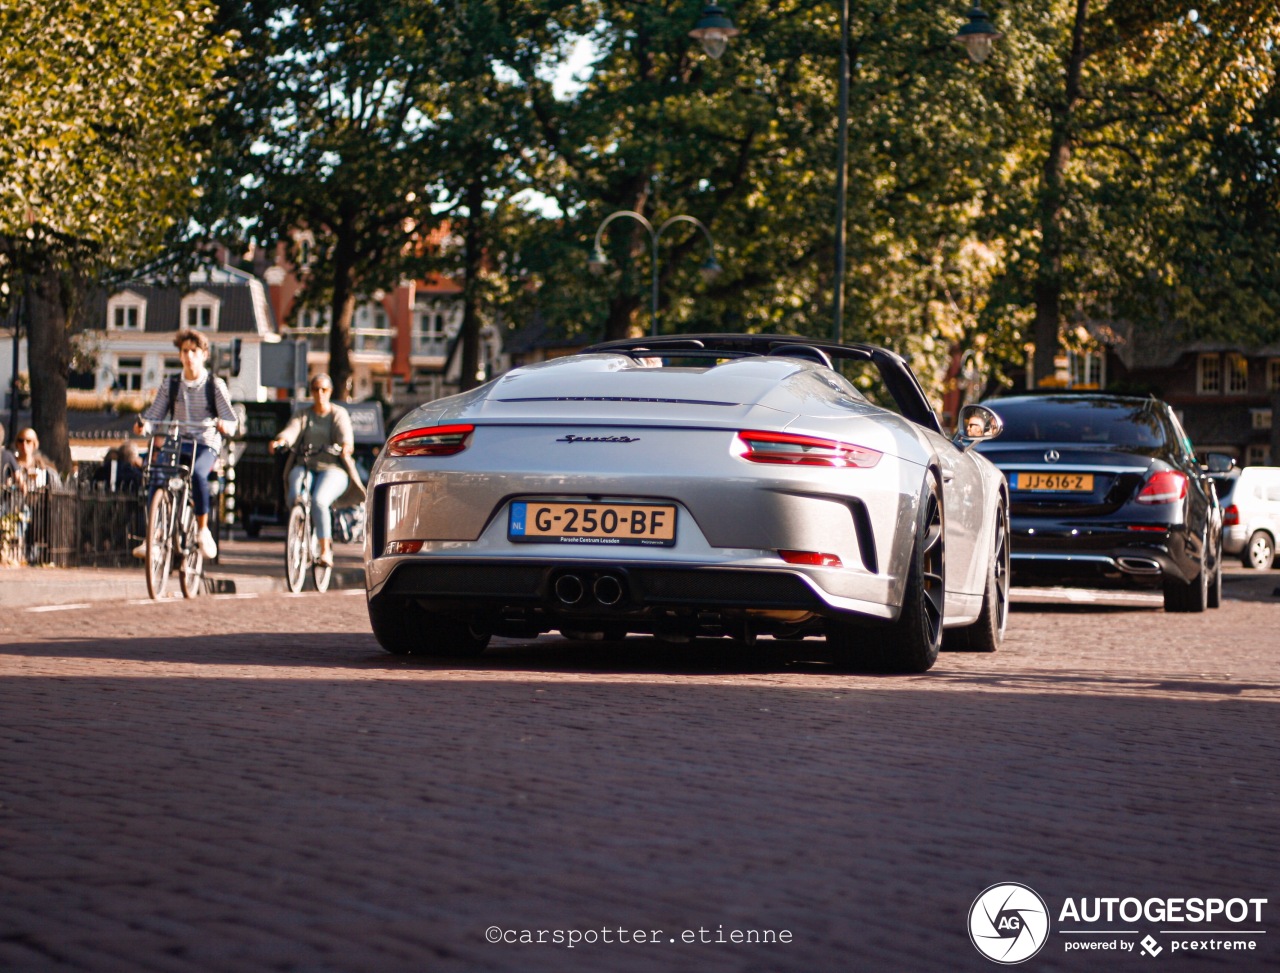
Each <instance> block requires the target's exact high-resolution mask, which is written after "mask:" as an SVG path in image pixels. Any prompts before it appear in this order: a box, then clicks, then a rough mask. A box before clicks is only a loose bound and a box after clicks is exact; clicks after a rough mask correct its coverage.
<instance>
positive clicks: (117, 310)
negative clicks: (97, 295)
mask: <svg viewBox="0 0 1280 973" xmlns="http://www.w3.org/2000/svg"><path fill="white" fill-rule="evenodd" d="M107 327H108V328H110V329H112V330H115V331H144V330H146V327H147V302H146V301H144V300H143V299H142V298H141V297H139V296H138V295H137V294H135V293H133V292H132V291H124V292H122V293H120V294H116V295H115V296H114V297H112V298H111V299H110V300H108V301H107Z"/></svg>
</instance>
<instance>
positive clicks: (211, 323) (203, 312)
mask: <svg viewBox="0 0 1280 973" xmlns="http://www.w3.org/2000/svg"><path fill="white" fill-rule="evenodd" d="M221 304H222V302H221V301H219V300H218V299H217V298H216V297H214V296H213V295H212V294H210V293H208V292H207V291H196V292H195V293H194V294H188V295H187V296H186V297H184V298H183V299H182V319H181V320H182V326H183V327H184V328H191V329H192V330H194V331H217V330H218V309H219V307H220V306H221Z"/></svg>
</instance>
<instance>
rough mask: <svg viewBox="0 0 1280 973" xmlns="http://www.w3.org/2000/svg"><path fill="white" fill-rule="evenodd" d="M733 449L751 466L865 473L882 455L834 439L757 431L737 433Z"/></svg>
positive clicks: (872, 450) (863, 447)
mask: <svg viewBox="0 0 1280 973" xmlns="http://www.w3.org/2000/svg"><path fill="white" fill-rule="evenodd" d="M735 447H736V448H735V452H736V453H737V455H739V456H741V457H742V458H743V459H745V460H748V461H750V462H752V463H776V464H780V465H782V466H834V467H843V468H855V469H863V470H865V469H870V468H871V467H873V466H875V465H876V464H877V463H878V462H880V456H881V454H880V453H877V452H876V451H875V450H874V449H867V448H866V447H865V446H854V445H853V444H852V443H841V442H837V441H836V440H834V439H818V438H817V437H815V436H795V435H792V434H791V433H785V432H765V431H762V430H758V429H753V430H746V431H743V432H740V433H738V438H737V440H736V441H735Z"/></svg>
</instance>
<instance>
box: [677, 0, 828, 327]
mask: <svg viewBox="0 0 1280 973" xmlns="http://www.w3.org/2000/svg"><path fill="white" fill-rule="evenodd" d="M739 33H740V31H739V30H738V28H736V27H734V26H733V22H732V21H730V20H729V17H728V16H727V15H726V14H725V12H724V11H723V10H722V9H721V8H720V7H717V6H710V7H707V8H706V9H705V10H703V12H702V16H701V17H700V18H699V20H698V22H697V24H696V25H694V28H693V30H691V31H689V36H690V37H693V38H696V39H697V40H698V42H699V43H701V44H702V47H703V50H705V51H706V52H707V54H708V55H710V56H711V57H714V58H718V57H720V55H721V54H723V53H724V49H725V46H726V45H727V44H728V42H729V40H730V39H731V38H733V37H735V36H737V35H738V34H739ZM836 146H837V156H838V157H837V159H836V239H835V264H836V266H835V285H834V287H833V288H832V295H831V337H832V339H833V340H834V341H835V343H836V344H840V343H841V342H842V341H843V340H844V272H845V222H846V219H845V210H846V207H847V206H848V197H849V0H840V100H839V128H838V130H837V133H836Z"/></svg>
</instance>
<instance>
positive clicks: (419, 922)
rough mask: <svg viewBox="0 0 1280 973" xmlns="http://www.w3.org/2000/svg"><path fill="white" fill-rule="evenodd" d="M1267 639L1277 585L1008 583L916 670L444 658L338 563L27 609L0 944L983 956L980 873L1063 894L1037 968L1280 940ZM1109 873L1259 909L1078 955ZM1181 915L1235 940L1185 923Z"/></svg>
mask: <svg viewBox="0 0 1280 973" xmlns="http://www.w3.org/2000/svg"><path fill="white" fill-rule="evenodd" d="M1277 583H1280V582H1277ZM302 633H305V634H302ZM1278 650H1280V599H1275V600H1271V601H1267V600H1257V601H1229V602H1228V603H1227V604H1226V605H1225V606H1224V607H1223V608H1222V609H1221V610H1219V611H1216V612H1210V613H1206V614H1205V615H1203V616H1191V615H1188V616H1168V615H1165V614H1163V613H1162V612H1160V611H1158V610H1153V609H1151V608H1150V607H1146V606H1143V605H1138V606H1137V607H1134V606H1132V605H1129V606H1120V607H1098V606H1085V607H1079V606H1069V605H1065V606H1064V605H1056V606H1055V605H1037V606H1028V605H1021V606H1019V607H1018V608H1017V610H1016V611H1015V612H1014V615H1013V620H1012V623H1011V626H1010V633H1009V637H1008V641H1007V642H1006V645H1005V647H1004V648H1003V649H1002V650H1001V651H1000V652H999V653H997V654H995V655H994V656H969V655H955V654H946V655H944V656H943V657H942V658H941V660H940V661H939V664H938V665H937V667H935V669H934V670H933V671H932V672H930V673H928V674H926V675H922V676H916V677H898V676H894V677H876V676H862V675H850V674H842V673H838V672H833V671H831V670H830V668H829V667H828V666H827V664H826V662H825V661H824V660H823V659H822V657H821V652H820V643H817V642H814V643H811V644H807V645H806V648H805V651H804V652H803V653H801V656H800V658H789V657H788V656H787V655H784V654H781V653H776V652H770V651H761V652H758V653H756V654H754V655H752V656H750V657H748V658H745V659H744V658H743V657H742V656H741V655H738V654H736V653H735V652H734V651H733V649H732V648H731V647H730V646H729V645H728V644H727V643H726V644H723V645H721V644H707V643H700V644H698V645H696V646H692V647H691V646H666V645H662V644H659V643H655V642H653V641H652V640H649V639H631V640H628V641H627V642H626V643H624V644H623V645H621V646H617V645H610V646H607V647H602V646H600V645H599V644H597V645H590V644H586V643H567V642H564V641H561V640H559V639H555V638H545V639H542V640H539V641H538V642H535V643H518V642H503V643H501V644H498V645H497V646H496V648H495V649H492V650H491V651H490V653H489V654H487V655H486V656H485V657H484V658H483V659H481V660H480V661H478V662H477V663H475V664H473V665H467V666H463V667H459V666H458V665H457V664H449V665H441V664H437V663H432V662H430V661H421V660H413V659H401V658H396V657H392V656H389V655H386V654H385V653H383V652H382V651H381V650H380V649H379V648H378V647H377V645H376V643H375V642H374V640H373V638H372V636H371V635H370V634H369V630H368V623H367V619H366V617H365V613H364V602H363V598H362V597H360V596H358V595H356V596H353V595H352V594H351V593H345V592H339V593H332V592H331V593H330V594H328V595H324V596H318V595H304V596H298V597H288V596H279V595H272V596H265V597H259V598H244V599H233V598H205V599H200V600H198V601H197V602H195V603H193V604H183V603H181V602H178V603H168V604H158V605H151V604H145V605H112V606H106V605H99V606H96V607H94V608H92V609H72V610H65V611H50V612H40V613H35V612H19V613H15V614H12V615H10V616H9V617H8V618H7V619H6V620H5V621H4V622H3V623H0V970H3V971H21V973H27V971H31V973H37V971H44V970H93V971H99V970H121V971H182V973H204V971H228V973H230V971H235V973H253V971H260V970H261V971H267V970H298V971H317V973H319V971H335V973H359V971H379V973H381V971H392V973H399V971H405V973H419V971H422V973H426V971H440V970H443V971H473V970H474V971H488V970H501V971H541V970H548V971H552V970H554V971H605V970H608V971H615V970H616V971H641V973H650V971H663V973H665V971H708V970H710V971H719V970H741V971H755V970H760V971H764V970H797V971H799V970H804V971H815V973H817V971H836V970H872V971H880V970H884V971H911V970H947V971H951V970H961V971H968V970H992V969H995V968H997V967H996V965H995V964H994V963H991V962H990V961H988V960H987V959H984V958H983V957H982V956H981V955H979V953H978V951H977V950H976V949H975V948H974V946H973V945H972V944H971V943H970V941H969V935H968V918H969V912H970V905H971V904H972V903H973V902H974V900H975V897H976V896H978V894H979V893H980V892H982V891H983V890H984V889H986V888H987V887H988V886H990V885H992V884H994V883H1002V882H1018V883H1023V884H1025V885H1027V886H1030V887H1031V888H1032V889H1034V890H1036V891H1037V892H1038V893H1039V894H1040V895H1041V896H1042V897H1043V899H1044V900H1045V902H1046V903H1047V907H1048V910H1049V912H1050V913H1051V916H1050V918H1051V920H1052V922H1051V924H1052V927H1053V931H1052V933H1051V934H1050V936H1049V938H1048V941H1047V943H1046V945H1045V946H1044V948H1043V949H1042V951H1041V952H1040V953H1039V954H1038V955H1037V956H1036V957H1035V958H1034V959H1032V960H1031V961H1029V962H1028V963H1027V964H1026V966H1025V967H1024V968H1025V969H1036V970H1058V969H1062V970H1090V971H1092V970H1138V969H1141V970H1149V971H1161V970H1163V971H1172V970H1182V969H1223V970H1239V971H1253V970H1261V969H1268V968H1269V969H1276V968H1277V966H1280V887H1277V884H1278V883H1277V875H1278V874H1280V784H1278V783H1277V774H1276V771H1277V767H1278V766H1280V731H1278V729H1277V727H1278V722H1280V721H1278V717H1280V707H1278V706H1277V704H1278V703H1280V673H1278V672H1277V665H1276V657H1277V652H1278ZM1094 897H1117V898H1121V899H1123V898H1126V897H1135V898H1137V899H1139V900H1142V901H1145V900H1147V899H1148V898H1152V897H1159V898H1170V897H1221V898H1224V899H1229V898H1232V897H1242V898H1245V899H1248V898H1259V897H1261V898H1266V899H1268V902H1267V903H1266V904H1264V905H1262V906H1260V908H1261V910H1262V911H1261V921H1258V922H1255V921H1253V917H1252V916H1250V921H1249V922H1247V923H1245V924H1243V925H1241V924H1240V923H1234V924H1233V923H1229V922H1227V923H1224V922H1222V921H1221V920H1220V921H1219V923H1218V924H1216V925H1205V924H1200V925H1199V926H1197V927H1195V929H1194V930H1192V927H1191V925H1190V924H1188V923H1185V922H1182V923H1169V922H1164V923H1161V922H1158V921H1149V920H1148V919H1147V918H1145V917H1144V918H1142V919H1140V920H1139V921H1137V922H1131V923H1122V924H1120V925H1115V924H1112V925H1111V926H1106V925H1105V924H1104V925H1097V924H1095V925H1094V926H1092V927H1078V928H1094V929H1102V928H1111V929H1127V930H1133V931H1134V934H1132V935H1128V934H1126V935H1122V936H1111V937H1109V939H1110V941H1119V940H1125V941H1127V942H1130V943H1132V944H1135V945H1136V944H1137V943H1138V941H1139V940H1140V939H1141V937H1142V936H1145V935H1147V934H1150V935H1151V936H1152V937H1153V939H1152V941H1153V942H1154V943H1156V945H1157V946H1158V947H1159V949H1160V953H1159V955H1157V956H1155V957H1151V956H1149V955H1145V954H1142V953H1140V952H1139V951H1138V950H1140V949H1141V947H1140V946H1139V947H1138V949H1137V950H1133V951H1131V952H1127V953H1122V952H1118V951H1117V952H1105V953H1101V952H1100V953H1089V954H1082V953H1080V952H1074V951H1072V952H1069V951H1068V948H1067V947H1068V945H1071V944H1078V943H1079V942H1082V941H1084V937H1081V936H1078V935H1076V936H1073V935H1071V934H1070V933H1068V932H1067V931H1066V930H1065V929H1064V924H1063V923H1062V922H1060V921H1059V912H1060V910H1061V909H1062V907H1063V905H1064V903H1065V902H1066V900H1067V899H1068V898H1071V899H1073V900H1084V899H1087V900H1090V901H1091V900H1092V899H1093V898H1094ZM490 927H496V928H497V929H498V930H499V934H500V936H505V937H507V938H511V937H513V936H514V937H515V938H518V937H519V935H520V933H521V931H523V930H531V931H532V935H533V937H534V938H536V937H537V935H538V931H539V930H542V931H545V934H544V936H543V938H544V939H546V940H548V941H547V942H544V943H542V944H538V943H536V942H535V943H527V944H520V943H504V942H499V943H490V942H487V941H486V930H488V929H490ZM654 930H661V932H660V933H658V934H657V935H653V934H652V933H653V931H654ZM1201 930H1219V931H1222V930H1225V933H1223V934H1221V935H1219V934H1215V935H1212V936H1203V937H1200V936H1196V937H1194V938H1195V939H1197V940H1199V939H1204V940H1205V941H1210V940H1213V941H1230V942H1232V943H1239V942H1244V941H1249V942H1253V944H1254V948H1253V950H1252V951H1248V950H1247V949H1246V950H1245V951H1244V952H1239V953H1237V952H1232V953H1228V952H1224V951H1223V950H1222V949H1221V948H1218V949H1212V950H1207V951H1194V952H1193V951H1191V950H1190V948H1188V949H1187V950H1185V951H1184V950H1181V949H1179V951H1178V952H1175V951H1174V950H1175V946H1177V944H1178V943H1183V942H1187V941H1189V939H1190V938H1192V937H1189V936H1188V935H1186V934H1185V933H1188V932H1190V931H1201ZM1243 930H1249V931H1251V933H1252V934H1251V935H1250V936H1241V935H1239V933H1240V932H1241V931H1243ZM556 931H562V938H564V939H566V940H567V939H568V938H569V937H570V936H573V935H577V936H581V937H583V938H584V939H585V938H589V937H591V936H594V938H595V939H596V941H595V942H586V941H580V942H577V943H575V944H574V945H573V948H568V943H567V942H564V943H556V942H555V941H554V939H555V933H556ZM603 931H607V933H606V932H603ZM639 931H643V933H644V936H643V940H644V941H638V939H639V937H637V935H636V934H637V932H639ZM735 932H739V933H741V934H743V935H744V936H745V935H747V934H754V935H756V936H761V937H765V938H767V937H768V936H769V935H778V936H779V937H780V938H782V939H789V940H790V941H779V942H771V943H745V942H744V943H734V942H732V937H733V934H734V933H735ZM784 932H785V933H786V934H787V935H785V936H783V935H782V933H784ZM1171 932H1173V933H1177V934H1178V935H1171V934H1170V933H1171ZM489 935H492V933H490V934H489ZM690 937H692V938H693V939H694V942H686V941H685V940H686V939H688V938H690ZM722 937H723V938H724V939H725V940H726V941H725V942H719V941H717V940H719V939H720V938H722ZM605 938H607V939H609V940H611V941H609V942H605V941H603V940H604V939H605ZM1095 938H1096V937H1095ZM707 939H710V940H712V941H710V942H705V941H702V940H707ZM619 940H624V941H621V942H620V941H619ZM650 940H656V941H650ZM671 940H675V941H674V942H672V941H671ZM1097 941H1108V937H1101V938H1100V939H1097Z"/></svg>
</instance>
